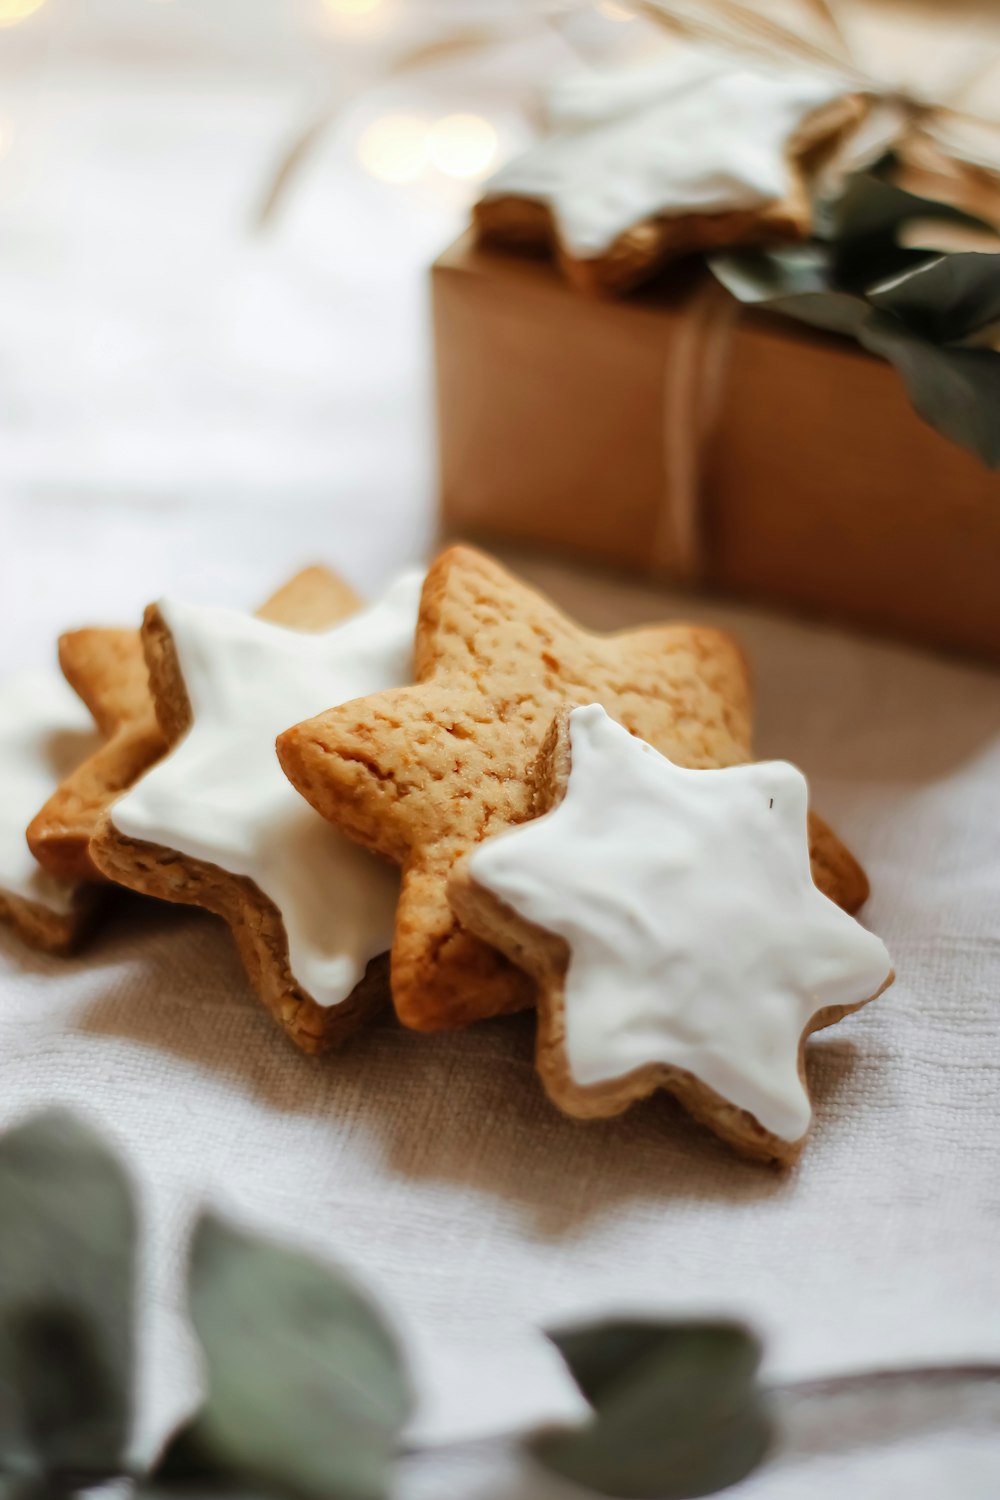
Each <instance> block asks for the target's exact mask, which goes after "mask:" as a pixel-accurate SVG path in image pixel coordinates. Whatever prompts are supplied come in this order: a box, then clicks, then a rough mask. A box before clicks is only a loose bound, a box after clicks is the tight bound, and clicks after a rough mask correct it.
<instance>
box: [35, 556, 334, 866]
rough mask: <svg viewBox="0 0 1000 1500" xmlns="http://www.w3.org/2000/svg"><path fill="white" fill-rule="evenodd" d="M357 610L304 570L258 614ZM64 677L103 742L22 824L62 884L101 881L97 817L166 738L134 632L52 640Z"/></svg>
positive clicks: (324, 577) (320, 621) (318, 616)
mask: <svg viewBox="0 0 1000 1500" xmlns="http://www.w3.org/2000/svg"><path fill="white" fill-rule="evenodd" d="M359 607H360V600H359V599H358V598H357V596H356V595H355V594H354V592H353V590H351V589H350V588H349V586H348V585H347V584H346V583H344V582H343V581H342V580H341V579H339V578H337V577H336V575H335V574H333V573H331V572H330V571H329V570H328V569H327V568H322V567H313V568H306V569H304V570H303V571H302V572H301V573H297V574H296V575H295V577H294V578H292V579H291V580H290V581H289V582H288V583H286V584H284V585H283V586H282V588H280V589H279V590H278V592H277V593H276V594H274V595H273V596H272V597H271V598H270V599H268V601H267V603H266V604H264V605H262V607H261V608H260V609H259V610H258V611H257V614H258V616H259V617H260V618H261V619H265V620H266V619H274V620H277V621H278V622H279V623H280V624H286V625H292V626H294V625H296V624H300V625H301V628H303V629H306V630H308V629H311V628H313V622H315V623H316V626H317V627H318V626H322V625H327V624H329V623H330V621H332V620H334V619H338V618H340V616H341V615H343V614H347V613H349V612H351V611H353V610H355V609H357V608H359ZM59 665H60V666H61V667H62V671H63V676H64V677H65V678H66V680H67V682H68V683H69V684H70V686H71V687H72V688H73V690H74V691H75V692H76V693H77V695H78V696H79V697H80V698H81V699H82V701H83V702H84V703H85V704H86V706H87V708H88V709H89V710H90V712H91V714H92V716H93V719H94V723H95V725H96V726H97V730H98V733H99V734H100V736H101V738H102V742H101V743H100V744H99V745H98V748H97V749H96V750H95V751H94V753H93V755H89V756H88V757H87V759H86V760H84V761H83V762H82V764H80V765H78V766H75V767H74V768H73V769H72V770H71V771H70V773H69V775H68V776H66V777H65V778H64V780H63V781H62V782H60V784H59V786H58V788H57V789H56V791H55V792H54V793H53V795H52V796H51V797H50V798H49V800H48V801H47V802H46V804H45V806H44V807H43V808H42V809H41V810H40V811H39V812H38V813H37V814H36V815H35V817H34V818H33V819H32V821H31V823H30V824H29V826H28V845H29V847H30V848H31V851H32V853H33V854H34V856H35V858H36V859H37V860H38V862H39V864H40V865H41V866H42V868H43V869H45V870H48V872H49V873H50V874H51V875H55V876H57V877H58V878H59V879H62V880H101V881H103V880H105V878H106V877H105V876H104V875H103V874H102V872H101V871H100V870H98V868H97V866H96V865H95V864H94V862H93V859H92V858H91V855H90V840H91V838H92V837H93V834H94V830H95V829H96V827H97V824H98V822H99V821H100V818H101V815H102V813H104V812H105V810H106V809H107V808H108V807H110V805H111V803H112V802H113V801H114V800H115V798H116V797H118V796H120V795H121V793H122V792H124V791H127V790H128V788H129V787H130V786H132V785H133V783H134V782H136V781H137V780H138V779H139V777H140V776H141V775H142V773H143V772H144V771H146V770H148V768H149V767H150V766H151V765H153V764H154V762H155V761H157V760H159V758H160V756H161V755H162V754H163V753H164V751H165V750H166V748H167V741H166V739H165V738H164V735H163V731H162V730H161V728H160V725H159V722H158V720H157V717H156V709H155V707H154V704H153V698H152V695H151V693H150V691H149V670H148V668H147V666H146V658H145V653H144V651H143V641H142V635H141V633H140V632H139V631H138V630H122V629H106V628H93V629H86V630H74V631H70V632H69V633H67V634H66V635H63V636H62V637H61V638H60V641H59Z"/></svg>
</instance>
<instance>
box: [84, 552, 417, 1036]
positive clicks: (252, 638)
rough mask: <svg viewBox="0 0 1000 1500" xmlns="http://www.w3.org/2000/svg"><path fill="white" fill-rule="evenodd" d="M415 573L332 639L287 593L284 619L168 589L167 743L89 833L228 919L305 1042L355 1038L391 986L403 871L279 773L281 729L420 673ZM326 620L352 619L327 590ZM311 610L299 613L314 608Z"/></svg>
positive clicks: (160, 641) (150, 622) (158, 684)
mask: <svg viewBox="0 0 1000 1500" xmlns="http://www.w3.org/2000/svg"><path fill="white" fill-rule="evenodd" d="M419 593H420V578H419V577H417V576H413V575H410V576H407V577H405V578H402V579H400V580H399V581H398V582H397V583H396V584H395V585H394V586H393V588H391V589H390V590H389V591H388V593H387V594H386V596H385V597H384V599H383V600H382V601H381V602H379V603H378V604H375V605H372V606H370V607H369V608H367V609H364V610H362V611H361V612H360V613H357V614H353V615H351V616H350V617H349V618H347V619H346V620H343V621H342V622H341V623H340V624H337V625H334V626H333V628H331V629H326V630H322V631H320V632H315V631H312V632H310V631H308V630H306V629H304V628H302V627H304V626H305V625H306V624H307V623H308V622H309V619H311V622H312V623H313V624H314V625H315V624H316V623H318V621H317V620H316V618H315V614H314V612H313V605H314V604H315V603H316V602H317V601H316V599H315V597H313V598H312V600H311V602H310V596H309V590H308V589H307V588H305V587H303V588H296V587H294V586H290V588H289V590H288V591H287V592H286V594H285V597H284V600H283V603H282V602H280V601H279V607H278V609H277V610H275V609H272V610H271V611H270V613H271V614H272V617H273V615H274V614H276V613H280V614H281V615H283V616H284V618H286V619H289V620H292V621H294V623H295V624H296V625H297V626H298V627H299V628H297V629H289V628H288V627H287V626H284V625H279V624H275V623H273V622H272V621H270V620H263V619H260V618H257V617H254V616H252V615H247V614H243V613H241V612H239V611H236V610H230V609H217V608H211V607H204V606H197V605H190V604H184V603H181V602H179V601H176V600H164V601H162V602H161V603H160V604H159V605H156V606H151V607H150V609H149V610H148V611H147V613H146V621H145V624H144V627H143V634H144V638H145V642H146V654H147V660H148V662H149V668H150V685H151V687H152V690H153V695H154V698H155V700H156V705H157V712H158V715H159V718H160V722H161V724H162V726H163V728H164V730H165V732H166V735H167V738H168V740H169V742H170V744H171V746H172V749H171V751H170V753H169V754H168V755H167V756H166V757H165V758H164V759H163V760H161V761H160V762H159V763H158V764H157V765H156V766H154V767H153V769H152V770H151V771H149V772H147V774H146V775H145V776H144V777H143V778H142V780H140V781H139V782H138V783H137V784H136V785H135V787H133V789H132V790H131V791H130V792H129V793H127V794H126V795H125V796H124V797H122V798H121V799H119V800H118V801H117V802H115V803H114V804H113V805H112V807H111V808H110V810H109V812H108V813H107V814H106V815H105V817H104V818H103V820H102V822H101V823H100V825H99V827H98V830H97V833H96V835H95V837H94V840H93V845H92V849H93V855H94V859H95V860H96V862H97V864H98V865H99V866H100V868H101V869H102V870H104V871H105V873H106V874H108V875H109V876H110V877H111V878H112V879H114V880H117V881H119V882H120V883H121V884H123V885H128V886H131V887H132V888H133V889H135V890H139V891H143V892H145V893H146V894H148V895H153V896H159V897H161V898H163V899H165V900H168V901H179V902H185V903H187V904H190V905H196V906H202V907H205V908H207V909H208V910H210V911H213V912H216V913H217V914H218V915H219V916H222V917H223V918H225V920H226V921H227V922H228V923H229V925H230V927H231V929H232V932H233V935H234V937H235V939H236V942H237V945H238V948H239V951H240V955H241V957H242V959H243V962H244V965H245V967H246V970H247V973H248V975H249V977H250V980H251V982H252V983H253V985H254V988H255V989H256V990H257V993H258V994H259V995H260V997H261V999H262V1000H263V1001H264V1003H265V1004H266V1005H267V1007H268V1009H269V1010H270V1011H271V1013H272V1015H274V1017H275V1019H276V1020H278V1021H279V1023H280V1024H281V1025H282V1026H283V1027H284V1029H285V1030H286V1032H287V1033H288V1035H289V1036H290V1037H291V1038H292V1040H293V1041H295V1042H296V1043H297V1044H298V1045H299V1046H300V1047H301V1048H303V1050H305V1051H308V1052H316V1051H321V1050H324V1049H326V1048H328V1047H331V1046H333V1045H335V1044H337V1043H338V1042H339V1041H341V1040H342V1039H343V1038H344V1037H346V1036H347V1035H348V1034H349V1032H350V1031H352V1030H353V1029H354V1028H355V1026H356V1025H357V1024H358V1023H359V1022H360V1020H361V1019H362V1018H363V1017H364V1016H365V1015H366V1014H367V1013H368V1012H369V1011H370V1010H371V1008H372V1007H373V1006H374V1005H376V1004H378V1003H380V1002H381V1000H382V999H383V997H384V993H385V978H384V964H383V963H382V961H381V959H380V955H382V954H383V953H384V952H385V950H386V948H387V947H388V945H389V941H390V939H391V935H392V925H393V915H394V912H395V906H396V897H397V890H398V878H397V876H396V874H395V872H394V871H393V870H391V869H390V868H389V867H387V866H383V865H382V864H381V863H380V862H379V861H377V860H375V859H373V858H372V857H371V856H370V855H368V854H366V853H365V852H364V851H363V850H361V849H358V848H357V847H356V845H354V844H352V843H351V842H350V841H349V840H347V839H345V838H344V837H343V836H342V835H341V834H339V833H338V832H337V831H336V830H335V829H333V828H331V827H330V826H329V824H328V823H326V822H325V821H324V820H323V819H322V818H320V817H319V816H318V815H317V814H316V813H315V812H313V810H312V809H311V808H309V807H308V806H307V805H306V803H305V802H303V800H302V799H301V798H300V797H298V796H297V795H296V793H295V792H294V790H293V789H292V787H291V786H290V785H289V783H288V782H287V780H286V779H285V777H284V776H283V774H282V772H281V768H280V766H279V765H278V761H277V757H276V755H275V749H274V740H275V735H276V734H277V733H278V731H279V730H280V729H283V728H285V727H286V726H287V725H288V724H289V723H290V722H293V721H294V720H296V719H298V718H301V717H302V716H303V715H305V714H309V713H315V712H317V711H318V710H319V709H320V708H322V707H325V706H327V705H329V704H331V703H338V702H342V701H343V700H344V699H347V698H353V697H356V696H358V695H360V694H363V693H367V692H373V691H376V690H378V689H380V688H387V687H390V686H395V685H398V684H400V683H403V682H409V681H410V680H411V675H412V658H413V632H414V626H415V623H416V612H417V601H418V598H419ZM319 595H320V598H319V602H320V603H321V605H322V607H323V609H324V611H325V618H324V621H323V623H325V624H327V625H329V624H330V620H331V614H332V615H333V616H334V617H339V616H341V615H343V613H344V607H343V606H344V602H345V601H344V598H343V596H341V597H339V598H336V599H335V601H334V608H333V610H332V611H331V610H330V608H329V599H328V598H327V597H326V591H325V590H323V589H322V588H321V589H320V590H319ZM304 604H305V606H306V607H305V608H303V605H304Z"/></svg>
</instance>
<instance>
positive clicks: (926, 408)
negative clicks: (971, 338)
mask: <svg viewBox="0 0 1000 1500" xmlns="http://www.w3.org/2000/svg"><path fill="white" fill-rule="evenodd" d="M860 337H861V342H862V343H863V344H864V346H865V348H866V349H870V350H871V351H872V352H873V353H875V354H881V355H883V356H884V357H885V358H886V359H890V360H891V361H892V363H893V364H894V365H895V366H896V369H897V370H898V371H899V373H900V374H901V375H902V377H903V380H904V382H905V384H906V389H907V391H908V393H909V397H910V400H911V401H912V402H913V405H914V408H915V409H916V411H917V412H919V414H920V416H922V417H923V419H924V421H925V422H929V423H930V425H931V426H932V427H936V428H937V430H938V431H939V432H942V433H944V435H945V437H949V438H951V439H952V441H953V442H956V443H961V445H962V447H963V448H968V449H970V450H971V451H972V452H973V453H975V454H978V456H979V457H980V458H981V459H982V461H983V463H984V464H986V465H987V466H988V467H989V468H993V469H996V468H1000V354H997V353H996V352H995V350H993V349H956V348H955V347H954V346H951V345H942V344H933V343H931V342H930V341H929V340H928V339H924V338H921V337H920V336H919V335H918V334H915V333H912V332H910V330H909V329H907V328H906V327H905V326H904V325H903V324H902V323H900V322H899V321H898V320H897V319H894V318H889V317H877V318H875V319H873V320H872V322H871V323H870V324H869V325H868V326H867V327H865V328H864V329H862V331H861V335H860Z"/></svg>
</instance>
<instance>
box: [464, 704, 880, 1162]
mask: <svg viewBox="0 0 1000 1500" xmlns="http://www.w3.org/2000/svg"><path fill="white" fill-rule="evenodd" d="M570 739H571V751H572V763H571V771H570V776H569V785H568V787H567V790H566V795H565V797H564V799H563V801H562V802H561V803H559V805H558V806H557V807H555V808H553V809H552V811H550V812H548V813H546V814H545V815H544V816H542V817H541V818H538V819H536V820H535V821H534V822H531V823H526V824H523V825H520V826H519V827H516V828H513V829H509V830H507V831H506V832H504V833H501V834H498V835H496V836H495V837H494V838H491V839H487V840H486V841H485V842H484V843H483V844H481V845H480V846H479V847H478V848H477V849H476V850H475V851H474V852H473V855H472V858H471V871H472V875H473V877H474V879H475V880H476V881H477V882H478V883H479V884H480V885H482V886H484V887H485V888H486V889H487V890H489V891H492V892H493V893H494V894H495V895H496V896H498V897H499V898H500V900H502V901H504V902H505V903H506V904H507V905H508V906H510V907H512V908H513V910H514V911H516V912H517V913H519V914H520V915H521V916H522V917H524V918H526V919H527V920H529V921H531V922H534V923H535V924H537V925H538V926H539V927H543V928H545V929H547V930H548V931H550V932H554V933H557V934H558V935H559V936H560V937H562V938H564V939H565V940H566V942H567V943H568V944H569V947H570V954H571V957H570V963H569V969H568V973H567V976H566V1050H567V1057H568V1062H569V1066H570V1071H571V1074H572V1076H573V1078H574V1080H575V1081H576V1082H577V1083H578V1084H579V1085H581V1086H584V1087H586V1086H587V1085H592V1084H598V1083H602V1082H605V1081H607V1080H609V1079H616V1078H621V1077H624V1076H625V1075H626V1074H628V1073H630V1072H632V1071H633V1070H634V1069H636V1068H640V1067H642V1066H643V1065H645V1064H649V1063H666V1064H670V1065H673V1066H675V1067H678V1068H684V1069H686V1070H687V1071H689V1072H690V1073H693V1074H694V1075H695V1076H696V1077H697V1078H700V1079H702V1080H703V1081H704V1082H705V1083H707V1084H708V1085H709V1086H710V1087H711V1088H713V1089H714V1090H715V1091H716V1093H718V1094H720V1095H721V1096H722V1098H724V1099H727V1100H729V1101H731V1102H732V1103H733V1104H735V1105H738V1106H739V1107H740V1108H742V1109H745V1110H748V1111H749V1112H750V1114H752V1115H753V1116H754V1117H755V1118H756V1119H757V1120H758V1121H759V1122H760V1124H761V1125H763V1126H764V1128H765V1129H766V1130H768V1131H770V1132H771V1133H772V1134H773V1135H775V1136H778V1137H779V1138H781V1139H783V1140H789V1141H791V1140H798V1139H799V1137H800V1136H801V1135H802V1134H803V1133H804V1131H805V1130H806V1128H807V1126H808V1124H809V1117H810V1106H809V1098H808V1095H807V1094H806V1091H805V1089H804V1088H803V1085H802V1081H801V1079H800V1078H799V1071H798V1058H799V1043H800V1040H801V1037H802V1034H803V1032H804V1030H805V1028H806V1026H807V1024H808V1022H809V1020H810V1018H811V1017H812V1016H813V1015H814V1014H815V1013H816V1011H818V1010H820V1009H822V1008H823V1007H824V1006H827V1005H851V1004H856V1003H858V1002H860V1001H862V1000H867V999H870V998H871V996H872V995H874V994H875V993H876V992H877V991H878V990H879V989H880V988H881V987H882V985H883V984H884V983H885V981H886V979H887V978H888V976H889V973H890V969H891V964H890V960H889V955H888V953H887V952H886V949H885V947H884V945H883V943H882V942H881V941H880V939H879V938H877V937H876V936H875V935H874V934H873V933H871V932H868V931H866V929H865V928H863V927H862V926H861V925H860V923H858V922H856V921H855V920H854V918H853V917H849V916H848V915H847V914H846V913H845V912H843V911H841V909H840V908H839V907H838V906H836V905H835V904H834V903H833V902H832V901H830V900H829V899H828V898H827V897H826V896H824V895H823V894H822V892H821V891H819V890H818V889H817V887H816V886H815V884H814V883H813V879H812V873H811V870H810V865H809V847H808V834H807V826H806V810H807V787H806V782H805V778H804V777H803V776H802V774H801V772H799V771H797V770H796V769H795V767H794V766H790V765H788V764H787V763H786V762H784V761H768V762H764V763H762V764H758V765H748V766H736V767H732V768H730V769H727V770H719V771H689V770H684V769H682V768H681V767H679V766H675V765H674V764H673V763H672V762H671V761H669V760H667V759H666V758H665V757H664V756H662V755H660V754H659V753H658V752H657V751H655V750H654V749H652V747H651V746H649V745H647V744H645V743H644V742H643V741H642V740H638V739H635V738H634V737H633V736H632V735H630V734H629V733H628V732H627V730H625V729H623V728H622V727H621V726H620V725H619V724H616V723H615V722H614V721H613V720H612V719H609V718H608V716H607V714H606V713H605V712H604V710H603V709H602V708H600V707H599V706H597V705H596V704H595V705H591V706H590V707H588V708H578V709H576V710H575V711H574V712H573V714H572V715H571V717H570Z"/></svg>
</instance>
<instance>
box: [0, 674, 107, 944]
mask: <svg viewBox="0 0 1000 1500" xmlns="http://www.w3.org/2000/svg"><path fill="white" fill-rule="evenodd" d="M96 739H97V736H96V735H95V733H94V726H93V724H92V723H91V721H90V716H89V714H88V713H87V710H86V709H85V708H84V706H83V704H82V703H81V702H80V701H79V699H78V698H76V697H75V696H74V694H73V691H72V689H71V688H70V687H69V686H68V685H67V684H66V683H65V682H64V681H63V680H62V678H61V677H59V676H58V675H57V674H56V673H55V672H51V673H50V672H25V673H20V674H19V675H18V676H16V677H12V678H10V679H9V680H8V681H6V682H4V683H3V684H0V919H3V920H4V921H6V922H9V923H10V924H11V925H12V926H13V927H14V928H15V929H16V931H17V932H18V933H19V934H20V935H21V937H22V938H24V940H25V941H26V942H28V943H30V944H31V945H32V946H33V947H36V948H44V949H48V950H50V951H51V952H65V951H67V950H68V949H70V948H72V947H73V946H74V945H75V944H76V943H77V942H78V941H79V939H80V937H81V936H82V935H83V933H84V931H85V929H86V926H87V923H88V921H89V918H90V916H91V914H92V912H93V909H94V902H93V899H92V894H93V893H92V892H90V891H88V890H87V888H86V887H84V886H81V885H80V884H79V883H78V882H75V881H71V880H61V879H59V878H58V877H57V876H54V875H50V874H49V873H48V872H47V871H45V870H43V869H42V868H41V866H40V865H39V863H38V861H37V860H36V859H35V857H34V855H33V854H32V853H31V850H30V849H29V848H28V842H27V839H26V838H25V828H26V827H27V824H28V819H29V818H30V817H31V815H32V813H33V812H34V811H35V809H36V808H37V807H38V805H39V803H40V802H42V801H44V799H45V798H46V797H47V796H48V795H49V794H50V792H51V791H52V790H53V788H54V787H55V786H56V785H57V784H58V783H59V781H60V778H61V777H63V776H65V775H66V773H67V772H69V771H70V770H71V769H72V768H73V767H75V766H77V765H79V763H80V761H81V760H83V759H85V758H86V757H87V756H89V755H90V754H91V752H92V751H93V749H94V745H95V742H96Z"/></svg>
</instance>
